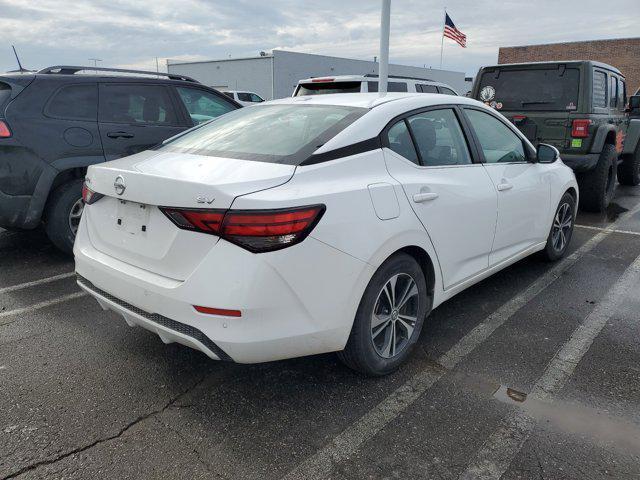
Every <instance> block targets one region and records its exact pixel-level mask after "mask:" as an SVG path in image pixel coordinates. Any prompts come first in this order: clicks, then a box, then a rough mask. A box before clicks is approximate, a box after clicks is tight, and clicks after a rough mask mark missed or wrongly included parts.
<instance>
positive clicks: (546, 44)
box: [498, 37, 640, 49]
mask: <svg viewBox="0 0 640 480" xmlns="http://www.w3.org/2000/svg"><path fill="white" fill-rule="evenodd" d="M620 40H640V37H621V38H601V39H598V40H572V41H570V42H551V43H532V44H528V45H507V46H503V47H498V49H500V48H526V47H545V46H548V45H566V44H574V43H594V42H619V41H620Z"/></svg>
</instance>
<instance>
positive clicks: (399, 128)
mask: <svg viewBox="0 0 640 480" xmlns="http://www.w3.org/2000/svg"><path fill="white" fill-rule="evenodd" d="M387 138H388V140H389V148H390V149H391V150H393V151H394V152H396V153H397V154H398V155H401V156H403V157H404V158H406V159H407V160H411V161H412V162H413V163H415V164H416V165H419V164H420V161H419V160H418V154H417V153H416V149H415V147H414V146H413V141H412V140H411V134H410V133H409V128H408V127H407V122H406V121H405V120H400V121H399V122H398V123H396V124H395V125H394V126H393V127H391V128H390V129H389V131H388V132H387Z"/></svg>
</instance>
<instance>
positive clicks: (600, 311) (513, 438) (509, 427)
mask: <svg viewBox="0 0 640 480" xmlns="http://www.w3.org/2000/svg"><path fill="white" fill-rule="evenodd" d="M638 277H640V256H639V257H638V258H636V260H635V261H634V262H633V263H632V264H631V265H630V266H629V267H628V268H627V270H626V271H625V272H624V274H623V275H622V277H620V279H619V280H618V281H617V282H616V284H615V285H614V286H613V287H612V288H611V289H610V290H609V291H608V292H607V293H606V295H605V296H604V300H603V301H602V303H600V304H598V306H597V307H596V308H595V309H594V310H593V311H592V312H591V314H590V315H589V316H587V318H586V319H585V321H584V322H583V323H582V324H580V325H579V326H578V328H576V329H575V331H574V332H573V334H572V335H571V337H570V338H569V340H568V341H567V342H566V343H565V344H564V346H563V347H562V349H561V350H560V351H559V352H558V353H557V354H556V355H555V357H553V359H552V360H551V362H550V363H549V366H548V367H547V369H546V371H545V372H544V374H543V375H542V377H540V379H539V380H538V381H537V382H536V383H535V385H534V386H533V388H532V390H531V393H530V394H529V395H530V397H533V398H537V399H540V400H546V401H549V399H550V397H552V396H553V395H556V394H558V393H559V392H560V390H561V389H562V387H563V386H564V385H565V383H566V381H567V379H568V378H569V377H570V376H571V375H572V374H573V372H574V370H575V368H576V366H577V365H578V363H579V362H580V360H581V359H582V357H584V355H585V354H586V353H587V351H588V350H589V348H590V347H591V345H592V344H593V341H594V340H595V338H596V337H597V336H598V334H599V333H600V332H601V331H602V329H603V328H604V326H605V325H606V323H607V321H609V319H610V318H611V316H612V315H613V314H614V313H615V312H616V310H617V308H618V307H619V306H620V304H621V303H622V302H623V301H624V299H625V295H626V294H627V292H628V291H629V289H630V288H631V287H632V286H633V285H634V283H635V282H637V281H638ZM535 426H536V420H535V418H534V417H531V416H529V415H527V413H526V412H525V411H524V410H520V409H518V410H515V411H514V412H512V413H511V414H509V415H508V416H507V417H506V419H505V420H504V421H503V422H502V425H501V426H500V428H498V430H496V431H495V432H494V433H493V434H492V435H491V436H490V437H489V439H488V440H487V441H486V442H485V444H484V445H483V446H482V448H481V449H480V451H479V452H478V453H477V455H476V457H475V459H474V460H473V461H472V463H471V464H470V465H469V467H468V468H467V470H466V471H465V472H464V473H463V474H462V475H461V476H460V479H461V480H498V479H499V478H500V477H502V475H503V474H504V472H506V471H507V469H508V468H509V465H511V462H513V459H514V458H515V456H516V455H517V454H518V452H519V451H520V449H521V448H522V445H524V442H526V441H527V439H528V438H529V437H530V436H531V433H532V432H533V429H534V428H535Z"/></svg>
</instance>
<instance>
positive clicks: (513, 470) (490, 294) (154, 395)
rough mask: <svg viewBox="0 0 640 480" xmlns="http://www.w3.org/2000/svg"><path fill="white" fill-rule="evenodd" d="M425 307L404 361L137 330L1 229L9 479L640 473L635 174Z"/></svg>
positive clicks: (3, 413) (639, 203)
mask: <svg viewBox="0 0 640 480" xmlns="http://www.w3.org/2000/svg"><path fill="white" fill-rule="evenodd" d="M577 223H578V225H579V226H578V227H577V228H576V230H575V233H574V238H573V244H572V252H571V254H570V255H569V256H568V257H567V258H565V259H564V260H562V261H561V262H559V263H556V264H548V263H543V262H541V261H539V260H538V259H536V258H529V259H526V260H524V261H521V262H519V263H517V264H515V265H513V266H512V267H510V268H508V269H506V270H504V271H502V272H500V273H498V274H496V275H495V276H493V277H491V278H489V279H487V280H485V281H484V282H482V283H480V284H478V285H476V286H474V287H472V288H470V289H469V290H467V291H465V292H464V293H462V294H460V295H458V296H457V297H455V298H454V299H452V300H451V301H449V302H447V303H445V304H444V305H442V306H441V307H440V308H438V309H437V310H436V311H434V312H433V313H432V315H431V317H430V318H429V320H428V322H427V323H426V325H425V328H424V330H423V333H422V337H421V340H420V342H419V348H418V350H417V351H416V352H415V355H414V356H413V358H412V360H411V361H410V362H409V364H408V365H407V366H405V367H404V368H402V369H401V370H400V371H398V372H397V373H396V374H394V375H391V376H388V377H385V378H380V379H370V378H364V377H362V376H359V375H357V374H355V373H353V372H352V371H350V370H348V369H347V368H345V367H343V366H342V365H341V364H340V363H339V362H338V361H337V360H336V358H335V356H334V355H321V356H316V357H310V358H303V359H296V360H289V361H282V362H275V363H270V364H262V365H249V366H247V365H236V364H228V363H218V362H214V361H211V360H209V359H208V358H207V357H205V356H204V355H203V354H201V353H199V352H195V351H192V350H190V349H188V348H186V347H182V346H179V345H175V344H172V345H164V344H163V343H162V342H161V341H160V339H159V338H158V337H156V336H155V335H153V334H151V333H149V332H147V331H145V330H142V329H131V328H129V327H127V326H126V324H125V322H124V321H123V320H122V319H120V318H119V317H118V316H117V315H115V314H114V313H111V312H103V311H102V310H101V309H100V307H99V306H98V304H97V303H96V302H95V301H94V300H92V299H90V298H88V297H87V296H86V295H83V294H82V293H80V290H79V289H78V287H77V286H76V284H75V279H74V277H73V274H72V270H73V262H72V260H71V259H69V258H66V257H64V256H63V255H61V254H59V253H57V251H56V250H55V249H54V248H53V247H52V246H51V245H50V244H49V243H48V242H47V240H46V238H45V236H44V234H42V233H41V232H30V233H18V232H8V231H0V386H1V388H0V405H1V406H2V408H0V478H2V479H8V478H25V479H26V478H136V479H140V478H223V479H231V478H242V479H254V478H255V479H272V478H273V479H277V478H287V479H294V478H300V479H303V478H313V479H314V480H318V479H321V478H435V479H440V478H442V479H457V478H465V479H471V478H481V479H485V478H500V477H501V478H503V479H520V478H522V479H529V478H541V479H542V478H544V479H601V478H621V479H629V478H640V342H639V341H638V338H639V326H640V322H639V317H640V188H630V187H619V189H618V193H617V197H616V200H615V202H614V204H613V205H612V207H611V208H610V210H609V212H608V213H607V214H606V215H594V214H583V213H581V214H580V215H579V217H578V221H577Z"/></svg>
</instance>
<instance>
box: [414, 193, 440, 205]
mask: <svg viewBox="0 0 640 480" xmlns="http://www.w3.org/2000/svg"><path fill="white" fill-rule="evenodd" d="M436 198H438V194H437V193H435V192H426V193H416V194H415V195H414V196H413V201H414V202H416V203H422V202H429V201H431V200H435V199H436Z"/></svg>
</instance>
